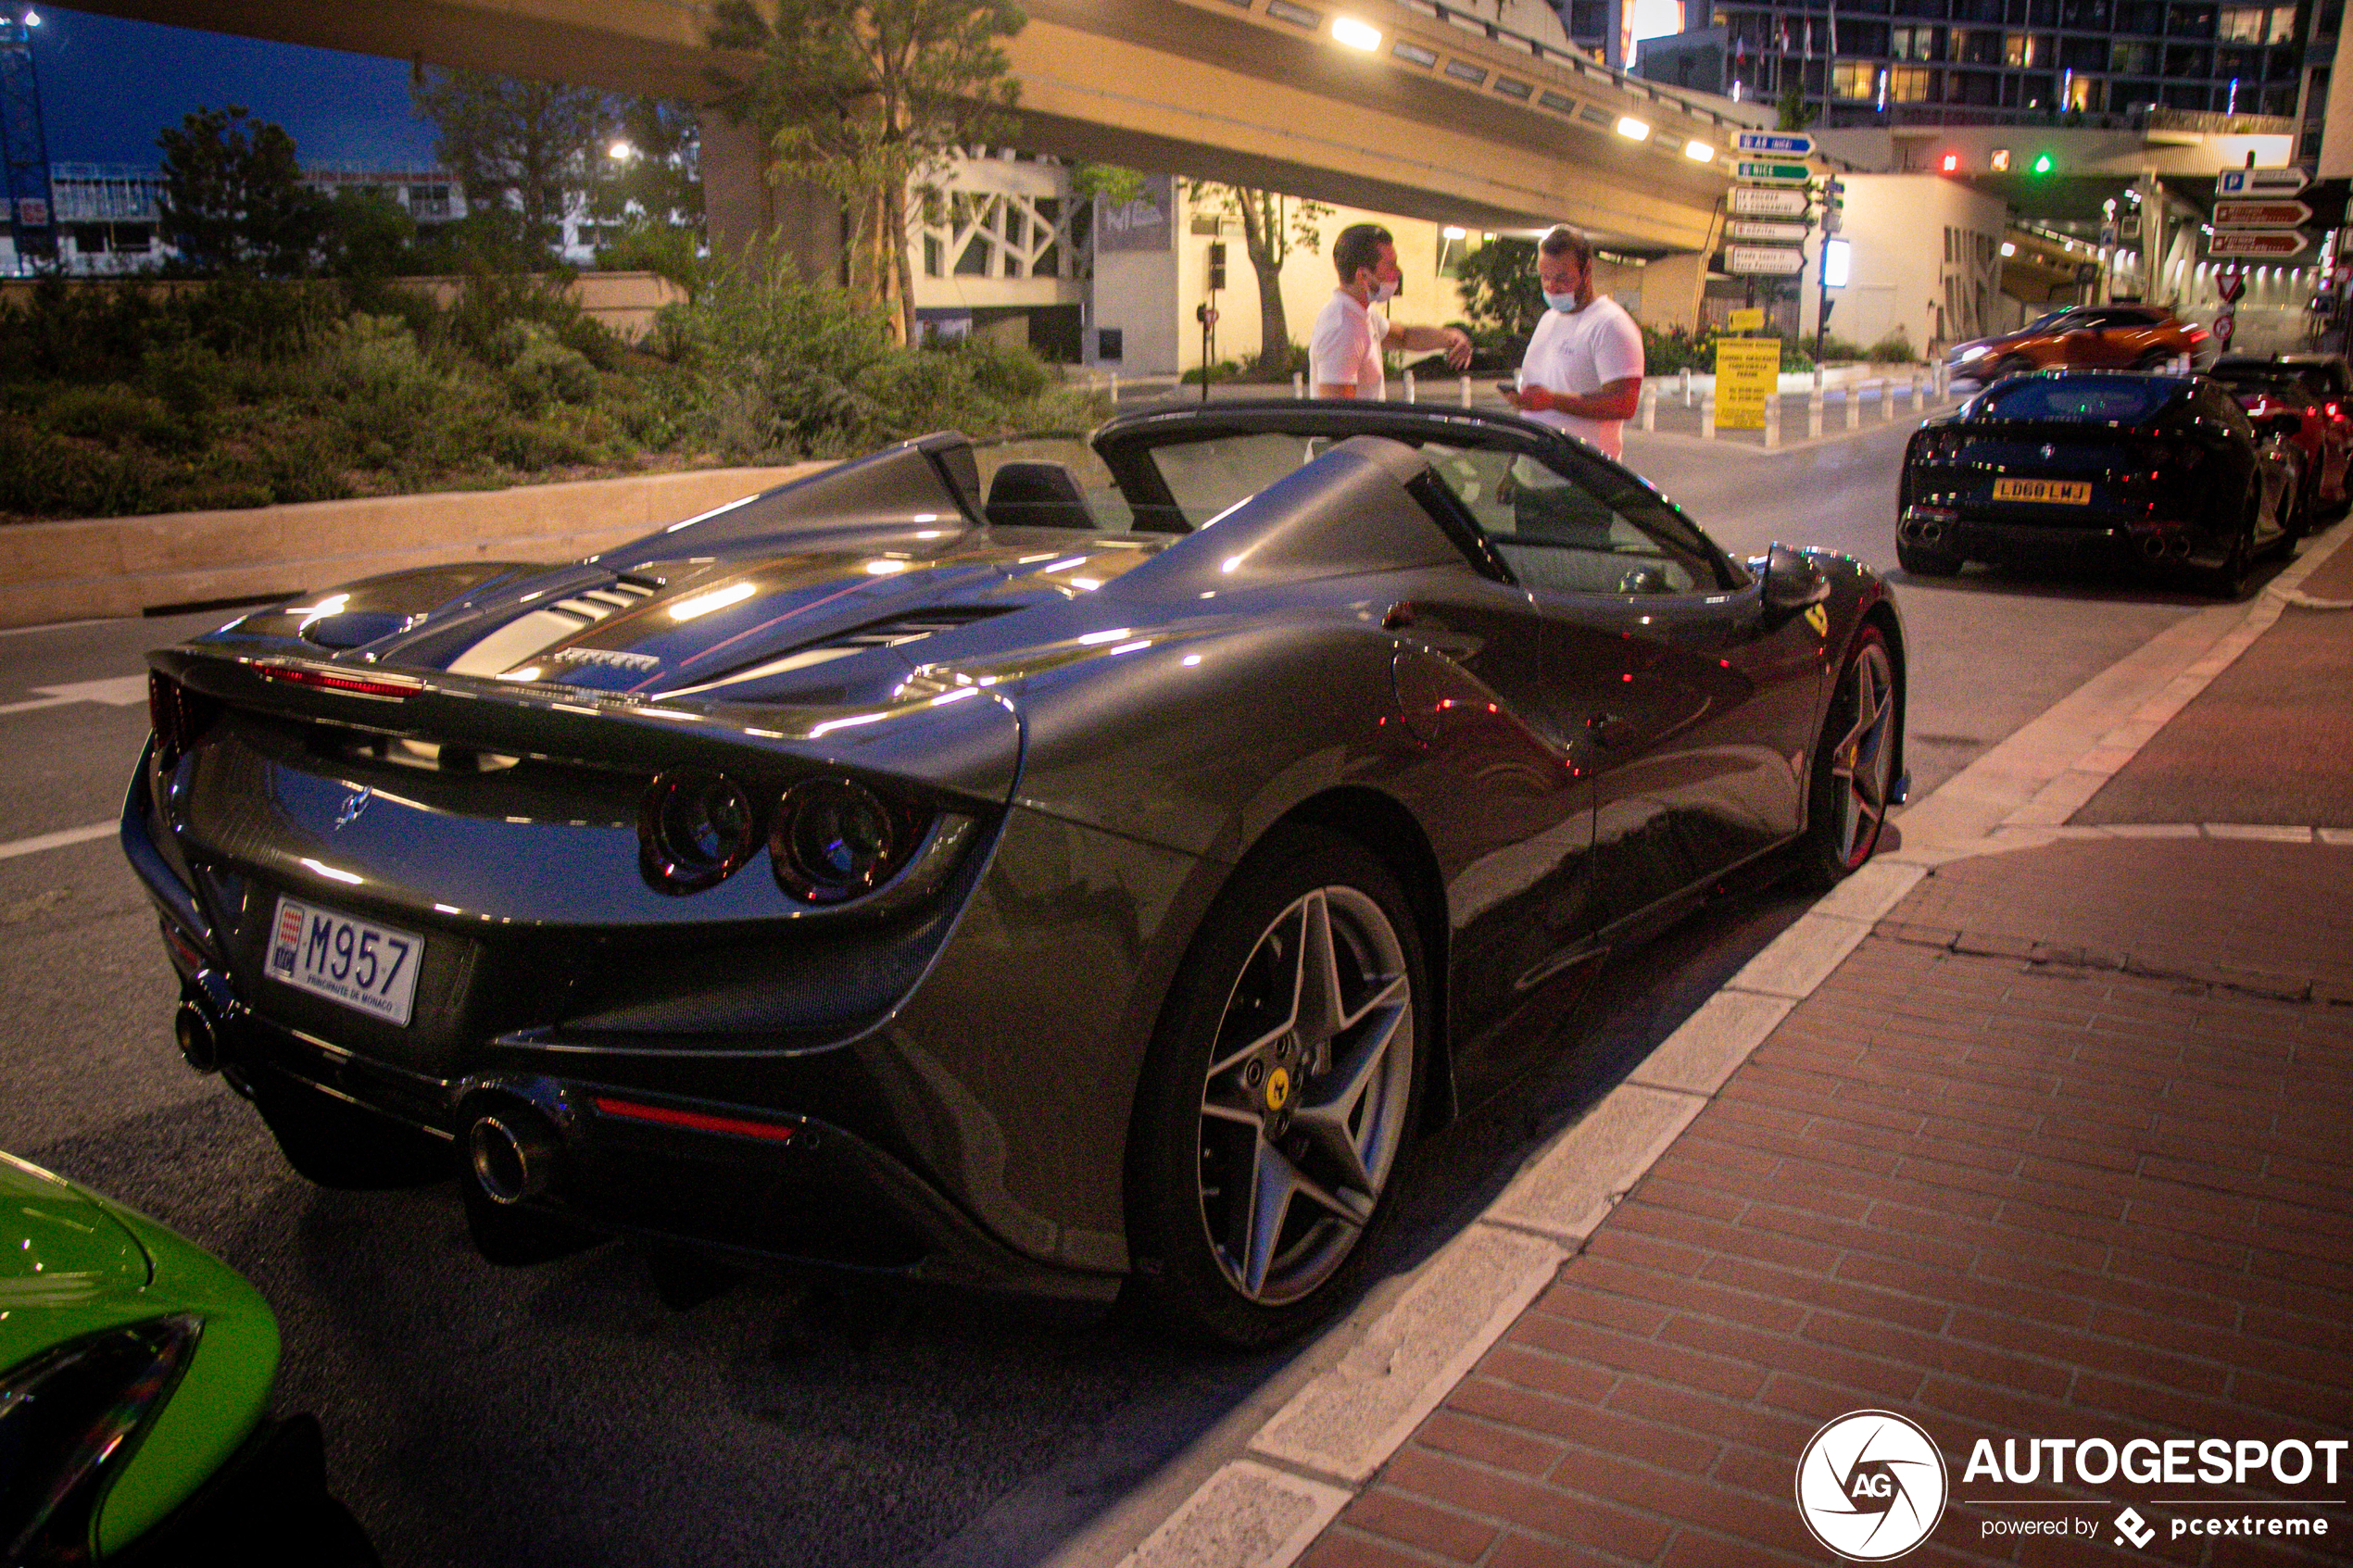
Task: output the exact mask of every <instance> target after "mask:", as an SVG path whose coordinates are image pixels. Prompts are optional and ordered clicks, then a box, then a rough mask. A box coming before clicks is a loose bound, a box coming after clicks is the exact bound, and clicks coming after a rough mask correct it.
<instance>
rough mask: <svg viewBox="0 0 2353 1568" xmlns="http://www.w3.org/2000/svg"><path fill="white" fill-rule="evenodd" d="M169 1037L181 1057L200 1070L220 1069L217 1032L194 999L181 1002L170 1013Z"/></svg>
mask: <svg viewBox="0 0 2353 1568" xmlns="http://www.w3.org/2000/svg"><path fill="white" fill-rule="evenodd" d="M171 1038H172V1040H173V1041H174V1042H175V1043H176V1044H177V1045H178V1046H179V1047H180V1060H182V1061H184V1062H186V1063H187V1064H188V1065H189V1066H191V1067H193V1068H195V1070H196V1071H197V1072H199V1073H216V1072H219V1071H220V1030H219V1029H218V1028H216V1027H214V1025H213V1022H212V1019H211V1018H210V1017H209V1016H208V1014H207V1013H206V1012H205V1010H204V1009H202V1008H200V1007H198V1006H197V1005H196V1004H195V1002H194V1001H182V1003H181V1004H180V1010H179V1011H177V1012H175V1013H173V1014H172V1016H171Z"/></svg>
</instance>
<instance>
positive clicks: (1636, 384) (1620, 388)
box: [1553, 376, 1642, 420]
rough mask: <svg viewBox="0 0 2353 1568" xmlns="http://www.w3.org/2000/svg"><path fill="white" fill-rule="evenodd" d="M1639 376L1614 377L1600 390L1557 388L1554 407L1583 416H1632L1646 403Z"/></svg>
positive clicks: (1589, 417)
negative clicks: (1643, 402)
mask: <svg viewBox="0 0 2353 1568" xmlns="http://www.w3.org/2000/svg"><path fill="white" fill-rule="evenodd" d="M1641 406H1642V378H1641V377H1639V376H1635V377H1629V378H1628V379H1626V380H1624V381H1614V382H1612V383H1609V384H1608V385H1607V386H1605V387H1604V388H1602V389H1601V390H1600V391H1599V392H1555V393H1554V394H1553V407H1554V408H1557V409H1559V410H1560V411H1561V412H1562V413H1564V414H1571V415H1574V416H1575V417H1576V418H1578V419H1580V420H1630V419H1632V418H1633V417H1634V412H1635V410H1636V409H1637V408H1640V407H1641Z"/></svg>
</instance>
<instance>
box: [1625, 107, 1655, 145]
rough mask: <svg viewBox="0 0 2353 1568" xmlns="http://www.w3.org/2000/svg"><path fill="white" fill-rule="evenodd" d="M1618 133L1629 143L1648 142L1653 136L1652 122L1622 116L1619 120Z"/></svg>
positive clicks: (1630, 116)
mask: <svg viewBox="0 0 2353 1568" xmlns="http://www.w3.org/2000/svg"><path fill="white" fill-rule="evenodd" d="M1617 133H1618V134H1619V135H1620V136H1623V137H1625V138H1626V139H1627V140H1628V141H1629V142H1647V141H1649V140H1650V134H1651V128H1650V122H1649V121H1648V120H1643V119H1635V118H1634V117H1633V116H1632V115H1630V114H1628V115H1620V116H1618V119H1617Z"/></svg>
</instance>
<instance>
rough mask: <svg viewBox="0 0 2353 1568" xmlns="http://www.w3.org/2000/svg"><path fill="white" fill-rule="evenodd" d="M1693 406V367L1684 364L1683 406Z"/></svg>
mask: <svg viewBox="0 0 2353 1568" xmlns="http://www.w3.org/2000/svg"><path fill="white" fill-rule="evenodd" d="M1691 406H1692V368H1691V367H1690V366H1689V365H1686V366H1684V367H1683V407H1684V408H1690V407H1691Z"/></svg>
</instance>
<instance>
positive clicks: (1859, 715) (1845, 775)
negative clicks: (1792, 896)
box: [1806, 625, 1903, 886]
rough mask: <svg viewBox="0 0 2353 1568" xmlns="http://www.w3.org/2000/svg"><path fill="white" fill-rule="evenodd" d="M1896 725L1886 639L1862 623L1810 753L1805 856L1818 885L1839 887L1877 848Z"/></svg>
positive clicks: (1898, 715) (1897, 732)
mask: <svg viewBox="0 0 2353 1568" xmlns="http://www.w3.org/2000/svg"><path fill="white" fill-rule="evenodd" d="M1902 722H1903V718H1902V712H1901V703H1900V701H1899V699H1898V697H1897V695H1896V690H1895V665H1894V660H1893V659H1890V658H1889V656H1888V651H1887V638H1886V637H1885V636H1884V635H1883V634H1882V633H1881V631H1880V629H1879V628H1878V627H1876V626H1870V625H1866V626H1865V627H1863V629H1862V630H1861V631H1859V632H1857V633H1856V636H1855V644H1854V646H1853V647H1852V649H1850V650H1849V651H1848V653H1847V656H1846V665H1845V668H1844V669H1843V671H1840V673H1839V678H1838V690H1837V692H1836V693H1835V694H1834V695H1833V696H1832V697H1831V710H1830V715H1829V717H1828V718H1827V719H1825V720H1824V721H1823V724H1822V740H1821V744H1820V746H1818V748H1817V751H1816V755H1815V762H1814V786H1813V792H1812V794H1811V796H1810V797H1809V798H1808V801H1807V817H1808V821H1807V833H1806V858H1807V860H1808V867H1807V869H1808V871H1809V872H1810V873H1811V875H1812V877H1813V880H1814V881H1815V882H1816V883H1817V884H1819V885H1822V886H1828V885H1829V884H1831V883H1834V882H1837V881H1838V880H1839V879H1840V878H1842V877H1843V876H1845V875H1846V874H1847V873H1848V872H1852V871H1854V870H1856V868H1857V867H1859V866H1861V865H1862V863H1863V862H1864V861H1866V860H1868V859H1870V858H1871V853H1872V851H1873V850H1875V849H1877V848H1878V847H1879V841H1880V834H1881V832H1882V831H1883V830H1884V829H1885V828H1886V826H1887V809H1888V806H1889V804H1890V801H1889V799H1888V797H1889V795H1890V794H1891V793H1893V790H1894V773H1895V751H1896V746H1897V743H1898V740H1899V738H1900V737H1901V735H1902V734H1903V731H1902V727H1901V726H1902Z"/></svg>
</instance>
